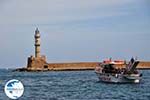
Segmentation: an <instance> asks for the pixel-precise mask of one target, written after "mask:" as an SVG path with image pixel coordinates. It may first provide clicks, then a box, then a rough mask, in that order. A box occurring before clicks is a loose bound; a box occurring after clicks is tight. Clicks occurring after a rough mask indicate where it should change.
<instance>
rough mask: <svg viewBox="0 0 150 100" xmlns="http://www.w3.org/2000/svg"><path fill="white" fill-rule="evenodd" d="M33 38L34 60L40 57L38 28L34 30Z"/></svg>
mask: <svg viewBox="0 0 150 100" xmlns="http://www.w3.org/2000/svg"><path fill="white" fill-rule="evenodd" d="M34 38H35V44H34V45H35V57H36V58H39V57H40V45H41V43H40V32H39V30H38V28H36V30H35V35H34Z"/></svg>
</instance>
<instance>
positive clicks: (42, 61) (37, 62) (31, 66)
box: [27, 28, 48, 70]
mask: <svg viewBox="0 0 150 100" xmlns="http://www.w3.org/2000/svg"><path fill="white" fill-rule="evenodd" d="M34 39H35V43H34V46H35V57H34V56H32V55H31V56H30V57H28V62H27V69H28V70H43V69H47V68H48V65H47V62H46V56H44V55H41V51H40V46H41V43H40V32H39V30H38V28H36V30H35V34H34Z"/></svg>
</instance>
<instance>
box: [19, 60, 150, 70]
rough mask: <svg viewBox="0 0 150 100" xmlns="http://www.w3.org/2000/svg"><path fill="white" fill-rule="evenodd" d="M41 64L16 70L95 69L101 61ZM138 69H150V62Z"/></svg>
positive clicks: (121, 66) (141, 64) (143, 63)
mask: <svg viewBox="0 0 150 100" xmlns="http://www.w3.org/2000/svg"><path fill="white" fill-rule="evenodd" d="M37 64H38V65H42V66H43V67H42V66H41V67H40V66H36V65H35V64H33V65H34V66H28V67H26V68H18V69H16V71H74V70H94V69H95V67H96V66H99V65H100V64H101V62H74V63H49V64H48V63H45V65H44V64H40V63H39V62H38V63H37ZM117 67H118V68H124V67H125V65H117ZM137 68H138V69H150V62H148V61H140V63H139V64H138V66H137Z"/></svg>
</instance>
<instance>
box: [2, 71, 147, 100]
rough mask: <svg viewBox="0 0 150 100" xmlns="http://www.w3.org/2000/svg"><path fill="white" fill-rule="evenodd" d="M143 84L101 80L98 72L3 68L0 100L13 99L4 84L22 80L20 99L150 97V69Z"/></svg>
mask: <svg viewBox="0 0 150 100" xmlns="http://www.w3.org/2000/svg"><path fill="white" fill-rule="evenodd" d="M140 72H141V73H142V74H143V77H142V80H141V83H140V84H108V83H103V82H99V80H98V78H97V76H96V74H95V73H94V71H51V72H12V70H10V69H8V70H6V69H0V100H9V98H8V97H7V96H6V95H5V93H4V86H5V84H6V82H7V81H9V80H10V79H17V80H20V81H21V82H22V83H23V85H24V94H23V96H22V97H20V98H19V100H150V70H141V71H140Z"/></svg>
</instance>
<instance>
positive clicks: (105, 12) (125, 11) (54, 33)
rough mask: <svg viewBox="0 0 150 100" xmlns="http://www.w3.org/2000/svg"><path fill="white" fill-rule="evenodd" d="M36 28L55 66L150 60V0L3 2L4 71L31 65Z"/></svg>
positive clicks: (0, 37) (1, 53) (1, 59)
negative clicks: (56, 64)
mask: <svg viewBox="0 0 150 100" xmlns="http://www.w3.org/2000/svg"><path fill="white" fill-rule="evenodd" d="M36 27H38V28H39V31H40V34H41V54H42V55H46V57H47V62H49V63H53V62H85V61H90V62H93V61H94V62H97V61H99V62H100V61H102V60H104V59H107V58H110V57H111V58H112V59H125V60H129V59H130V58H131V57H137V58H138V59H139V60H147V61H149V60H150V45H149V43H150V1H149V0H0V45H1V47H0V56H1V57H0V68H18V67H25V66H26V63H27V57H29V56H30V55H34V31H35V29H36Z"/></svg>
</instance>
